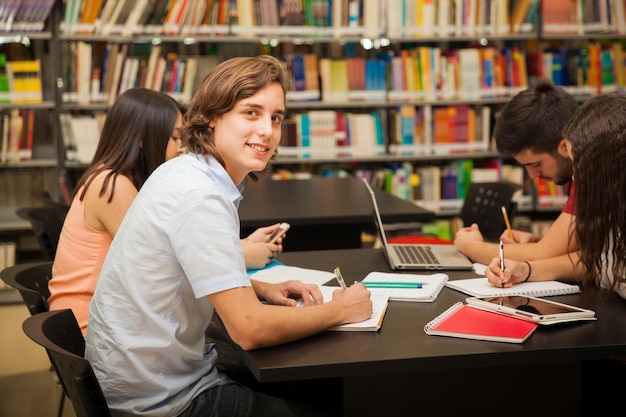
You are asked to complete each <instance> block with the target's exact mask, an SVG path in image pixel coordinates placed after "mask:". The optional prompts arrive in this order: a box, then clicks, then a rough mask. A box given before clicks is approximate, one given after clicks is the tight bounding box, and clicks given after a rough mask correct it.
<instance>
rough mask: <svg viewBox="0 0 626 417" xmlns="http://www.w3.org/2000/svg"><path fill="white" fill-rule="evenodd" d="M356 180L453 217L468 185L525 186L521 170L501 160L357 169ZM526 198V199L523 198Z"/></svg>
mask: <svg viewBox="0 0 626 417" xmlns="http://www.w3.org/2000/svg"><path fill="white" fill-rule="evenodd" d="M353 174H354V175H355V176H356V177H358V178H366V179H367V180H368V181H370V182H371V183H372V184H373V185H374V186H376V187H379V188H382V189H384V190H385V191H387V192H389V193H391V194H393V195H395V196H397V197H399V198H402V199H405V200H408V201H413V202H415V203H416V204H419V205H421V206H423V207H426V208H428V209H430V210H433V211H435V212H437V213H439V214H444V215H445V214H454V213H458V212H459V211H460V209H461V206H462V204H463V201H464V199H465V196H466V194H467V190H468V188H469V185H470V183H475V182H498V181H510V182H514V183H516V184H522V185H523V184H524V182H525V177H524V170H523V168H522V167H520V166H514V165H509V164H504V163H503V162H502V160H500V159H486V160H480V161H478V160H471V159H460V160H456V161H451V162H448V163H445V164H443V165H413V164H411V163H409V162H405V163H402V164H394V165H390V166H387V167H383V168H378V169H374V170H371V169H358V170H356V171H354V172H353ZM534 192H536V191H535V190H533V189H522V191H521V192H520V193H519V195H517V196H516V197H515V198H516V199H518V200H519V201H523V200H524V199H528V200H531V199H532V196H531V195H530V194H531V193H534ZM524 193H525V194H526V197H524V196H523V194H524Z"/></svg>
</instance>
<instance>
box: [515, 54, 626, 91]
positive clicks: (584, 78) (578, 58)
mask: <svg viewBox="0 0 626 417" xmlns="http://www.w3.org/2000/svg"><path fill="white" fill-rule="evenodd" d="M623 48H624V47H623V45H622V43H620V42H610V43H599V42H591V43H589V44H586V45H582V46H578V47H576V48H571V49H566V48H551V49H550V48H549V49H545V50H539V51H527V53H526V55H527V67H528V77H529V78H530V79H538V78H546V79H549V80H551V81H552V82H553V83H554V84H556V85H559V86H563V87H564V88H565V89H567V90H568V91H570V92H571V93H572V94H577V95H578V94H580V95H593V94H602V93H608V92H613V91H616V90H623V89H624V87H626V55H625V54H624V49H623Z"/></svg>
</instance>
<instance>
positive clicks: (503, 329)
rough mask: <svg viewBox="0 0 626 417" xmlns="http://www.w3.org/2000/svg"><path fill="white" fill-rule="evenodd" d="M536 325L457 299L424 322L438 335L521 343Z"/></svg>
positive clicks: (425, 329) (426, 329) (429, 332)
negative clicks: (469, 304)
mask: <svg viewBox="0 0 626 417" xmlns="http://www.w3.org/2000/svg"><path fill="white" fill-rule="evenodd" d="M536 328H537V323H532V322H529V321H526V320H521V319H518V318H515V317H511V316H505V315H502V314H499V313H494V312H490V311H485V310H480V309H478V308H475V307H471V306H468V305H465V304H463V303H461V302H458V303H456V304H454V305H453V306H452V307H450V308H449V309H447V310H446V311H444V312H443V313H442V314H440V315H439V316H437V317H436V318H435V319H434V320H432V321H431V322H430V323H428V324H427V325H426V326H424V331H425V332H426V334H431V335H438V336H452V337H461V338H465V339H477V340H489V341H494V342H508V343H522V342H523V341H524V340H526V339H527V338H528V336H530V335H531V334H532V332H534V331H535V329H536Z"/></svg>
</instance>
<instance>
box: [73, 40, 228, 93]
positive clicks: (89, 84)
mask: <svg viewBox="0 0 626 417" xmlns="http://www.w3.org/2000/svg"><path fill="white" fill-rule="evenodd" d="M64 48H65V49H64V62H63V74H64V77H65V78H66V80H67V83H66V89H65V91H64V92H63V95H62V100H63V102H64V103H74V104H108V105H111V104H113V102H114V101H115V99H116V98H117V96H118V95H119V94H121V93H123V92H124V91H126V90H127V89H129V88H133V87H145V88H149V89H152V90H157V91H162V92H165V93H168V94H169V95H171V96H172V97H174V98H175V99H176V100H178V101H180V102H181V103H187V102H189V101H190V100H191V97H192V95H193V92H194V89H195V87H196V86H197V85H199V83H200V81H201V80H202V78H204V76H205V75H206V73H207V72H208V71H209V69H210V68H212V67H213V66H215V65H216V64H217V57H215V56H185V57H183V56H180V55H178V54H177V53H174V52H168V51H167V50H165V49H163V48H162V46H161V45H152V46H151V48H150V49H148V50H147V51H145V50H141V51H138V48H135V49H134V51H133V53H131V51H130V49H129V45H128V44H116V43H106V44H105V43H90V42H83V41H78V42H67V43H65V44H64ZM142 51H143V52H142Z"/></svg>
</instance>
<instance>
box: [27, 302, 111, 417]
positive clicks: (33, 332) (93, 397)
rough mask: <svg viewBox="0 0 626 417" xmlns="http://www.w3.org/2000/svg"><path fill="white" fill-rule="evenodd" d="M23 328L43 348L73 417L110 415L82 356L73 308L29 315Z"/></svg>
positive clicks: (79, 335)
mask: <svg viewBox="0 0 626 417" xmlns="http://www.w3.org/2000/svg"><path fill="white" fill-rule="evenodd" d="M22 329H23V330H24V333H25V334H26V335H27V336H28V337H29V338H30V339H32V340H33V341H34V342H36V343H37V344H39V345H41V346H43V347H44V348H45V349H46V351H47V353H48V356H49V357H50V361H51V362H52V365H53V367H54V369H55V371H56V373H57V376H58V377H59V380H60V381H61V386H62V387H63V391H64V392H65V395H67V397H68V398H69V399H70V401H71V402H72V405H73V406H74V411H75V413H76V417H110V416H111V412H110V410H109V407H108V405H107V403H106V400H105V398H104V394H103V393H102V389H101V388H100V384H99V383H98V380H97V378H96V376H95V374H94V372H93V369H92V367H91V365H90V364H89V361H87V359H85V339H84V338H83V334H82V333H81V331H80V327H79V326H78V322H77V321H76V317H75V316H74V313H72V310H69V309H68V310H55V311H48V312H44V313H39V314H36V315H34V316H30V317H28V318H27V319H26V320H24V323H23V325H22Z"/></svg>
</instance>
